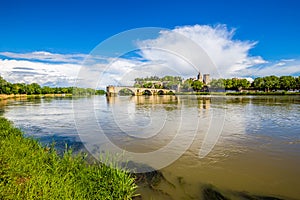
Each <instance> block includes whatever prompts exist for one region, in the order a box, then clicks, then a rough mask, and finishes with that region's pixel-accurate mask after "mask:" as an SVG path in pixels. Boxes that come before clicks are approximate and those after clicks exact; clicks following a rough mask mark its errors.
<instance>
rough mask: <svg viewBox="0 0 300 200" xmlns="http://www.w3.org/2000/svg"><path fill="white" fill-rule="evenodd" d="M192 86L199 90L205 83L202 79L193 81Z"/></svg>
mask: <svg viewBox="0 0 300 200" xmlns="http://www.w3.org/2000/svg"><path fill="white" fill-rule="evenodd" d="M192 88H193V90H194V91H197V92H199V91H200V90H201V89H202V88H203V83H202V82H201V81H198V80H196V81H193V83H192Z"/></svg>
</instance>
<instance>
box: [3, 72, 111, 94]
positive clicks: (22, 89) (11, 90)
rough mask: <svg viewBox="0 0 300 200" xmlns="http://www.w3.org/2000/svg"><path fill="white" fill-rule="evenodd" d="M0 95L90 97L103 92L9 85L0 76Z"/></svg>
mask: <svg viewBox="0 0 300 200" xmlns="http://www.w3.org/2000/svg"><path fill="white" fill-rule="evenodd" d="M0 94H8V95H10V94H28V95H31V94H74V95H92V94H96V95H97V94H105V91H103V90H95V89H91V88H78V87H55V88H52V87H48V86H43V87H42V86H40V85H39V84H37V83H31V84H25V83H10V82H7V81H6V80H4V79H3V78H2V77H1V76H0Z"/></svg>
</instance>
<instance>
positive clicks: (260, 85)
mask: <svg viewBox="0 0 300 200" xmlns="http://www.w3.org/2000/svg"><path fill="white" fill-rule="evenodd" d="M252 85H253V87H254V88H255V89H258V90H265V81H264V78H261V77H257V78H255V79H254V81H253V83H252Z"/></svg>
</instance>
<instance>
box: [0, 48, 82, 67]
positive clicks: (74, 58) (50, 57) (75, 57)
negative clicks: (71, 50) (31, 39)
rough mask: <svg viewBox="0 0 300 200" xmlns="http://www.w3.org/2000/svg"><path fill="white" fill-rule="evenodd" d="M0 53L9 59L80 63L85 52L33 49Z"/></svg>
mask: <svg viewBox="0 0 300 200" xmlns="http://www.w3.org/2000/svg"><path fill="white" fill-rule="evenodd" d="M0 55H2V56H5V57H8V58H10V59H21V60H33V61H41V62H60V63H77V64H78V63H81V62H82V61H83V60H84V58H85V57H86V56H87V55H86V54H58V53H50V52H46V51H35V52H29V53H14V52H0Z"/></svg>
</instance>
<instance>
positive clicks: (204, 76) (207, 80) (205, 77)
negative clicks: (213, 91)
mask: <svg viewBox="0 0 300 200" xmlns="http://www.w3.org/2000/svg"><path fill="white" fill-rule="evenodd" d="M203 82H204V83H205V84H206V85H208V84H209V83H210V75H209V74H204V75H203Z"/></svg>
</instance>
